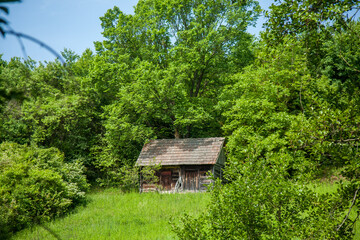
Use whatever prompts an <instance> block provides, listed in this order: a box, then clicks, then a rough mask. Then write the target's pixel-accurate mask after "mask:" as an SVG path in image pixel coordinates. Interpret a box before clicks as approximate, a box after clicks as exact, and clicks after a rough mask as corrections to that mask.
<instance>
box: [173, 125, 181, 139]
mask: <svg viewBox="0 0 360 240" xmlns="http://www.w3.org/2000/svg"><path fill="white" fill-rule="evenodd" d="M174 135H175V139H179V138H180V132H179V129H178V128H177V127H175V134H174Z"/></svg>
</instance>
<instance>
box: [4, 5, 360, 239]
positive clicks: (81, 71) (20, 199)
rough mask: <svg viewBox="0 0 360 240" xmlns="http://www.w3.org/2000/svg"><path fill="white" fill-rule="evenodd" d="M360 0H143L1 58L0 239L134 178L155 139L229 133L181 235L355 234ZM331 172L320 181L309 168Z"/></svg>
mask: <svg viewBox="0 0 360 240" xmlns="http://www.w3.org/2000/svg"><path fill="white" fill-rule="evenodd" d="M359 10H360V2H359V1H357V0H328V1H319V0H275V2H274V4H273V5H272V6H271V7H270V9H269V11H267V12H266V23H265V25H264V26H265V30H264V31H263V32H261V35H260V36H259V37H258V38H256V37H254V36H253V35H251V34H249V33H248V32H247V29H248V27H249V26H252V25H254V24H255V23H256V20H257V19H258V17H259V14H260V13H261V12H262V11H263V10H262V9H261V8H260V6H259V4H258V2H257V1H254V0H242V1H240V0H237V1H236V0H222V1H217V0H215V1H214V0H185V1H181V2H179V1H177V0H140V1H139V2H138V4H137V5H136V7H135V11H134V14H125V13H123V12H122V11H121V10H120V9H119V8H118V7H114V8H113V9H109V10H108V11H107V12H106V13H105V14H104V16H103V17H101V18H100V19H101V22H102V23H101V26H102V29H103V32H102V35H103V36H104V38H105V40H104V41H98V42H94V45H95V51H91V50H90V49H87V50H86V51H84V52H83V53H82V54H80V55H78V54H76V53H75V52H73V51H72V50H70V49H64V51H63V52H61V55H62V57H63V58H64V59H65V64H63V63H61V62H60V61H58V60H55V61H50V62H45V63H43V62H36V61H34V60H32V59H31V58H28V59H26V60H24V59H20V58H13V59H11V60H10V61H5V60H2V59H1V57H0V238H1V239H7V238H10V237H11V236H12V235H13V233H15V232H17V231H19V230H21V229H24V228H27V227H30V226H32V225H33V224H42V223H44V222H47V221H50V220H52V219H54V218H57V217H59V216H63V215H64V214H66V213H68V212H69V211H71V209H74V208H75V207H76V206H78V205H82V204H85V202H86V193H87V192H88V191H89V190H90V189H92V188H94V187H104V188H107V187H118V188H121V189H122V190H123V191H131V189H136V188H137V184H138V181H137V173H138V169H137V168H136V166H134V164H135V161H136V159H137V157H138V155H139V153H140V151H141V148H142V146H143V145H144V143H145V142H146V141H148V140H150V139H164V138H203V137H225V138H226V148H225V150H226V158H227V162H226V167H225V170H224V180H223V181H222V182H220V181H216V182H215V184H214V185H213V186H212V189H211V191H210V204H209V205H208V206H207V207H206V211H205V212H204V213H203V214H200V215H199V216H196V217H194V216H187V215H184V216H183V218H182V220H181V223H180V224H177V225H174V226H173V231H174V232H175V233H176V235H177V236H178V237H179V238H180V239H353V238H354V234H355V227H356V224H357V222H358V218H359V215H360V202H359V195H360V193H359V189H360V152H359V151H358V145H359V141H360V74H359V73H360V21H359V14H358V11H359ZM324 178H325V179H333V184H334V185H336V190H335V191H333V192H331V193H324V194H319V193H318V192H316V191H315V190H314V189H313V188H312V187H311V185H312V183H313V182H314V181H320V180H321V179H324Z"/></svg>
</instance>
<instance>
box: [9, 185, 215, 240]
mask: <svg viewBox="0 0 360 240" xmlns="http://www.w3.org/2000/svg"><path fill="white" fill-rule="evenodd" d="M209 200H210V195H209V194H208V193H184V194H158V193H143V194H139V193H126V194H123V193H121V192H120V191H119V190H118V189H106V190H96V191H93V192H91V193H90V194H88V203H87V205H86V206H80V207H78V208H76V209H75V210H74V211H73V212H72V213H70V214H68V215H67V216H64V217H62V218H59V219H57V220H55V221H52V222H50V223H46V225H44V226H35V227H33V228H28V229H25V230H23V231H21V232H19V233H17V234H16V235H15V236H14V237H13V238H12V239H29V240H30V239H31V240H35V239H49V240H51V239H87V240H91V239H94V240H100V239H177V238H176V236H175V234H174V233H173V232H172V231H171V224H169V222H170V221H175V222H177V221H178V220H179V218H180V217H181V216H182V215H183V214H184V213H186V214H189V215H191V216H196V215H198V214H199V213H201V212H202V211H203V210H204V209H205V207H206V205H207V203H208V202H209ZM46 229H48V230H46ZM49 230H50V231H49ZM50 232H53V234H51V233H50Z"/></svg>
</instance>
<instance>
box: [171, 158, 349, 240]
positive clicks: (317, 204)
mask: <svg viewBox="0 0 360 240" xmlns="http://www.w3.org/2000/svg"><path fill="white" fill-rule="evenodd" d="M236 169H237V173H236V174H235V175H234V174H233V173H230V175H231V176H233V177H232V178H231V183H229V184H226V185H225V186H221V185H220V183H219V182H218V183H217V184H216V185H215V187H214V190H213V192H212V195H211V196H212V198H211V202H210V204H209V207H208V212H207V213H206V214H203V215H201V216H200V217H199V218H197V219H190V220H188V219H187V217H185V218H183V220H182V221H183V225H180V226H175V228H174V231H175V232H176V233H177V234H178V236H179V237H180V239H297V238H299V239H307V238H316V239H335V238H338V237H339V234H338V233H337V232H336V231H334V228H335V227H336V226H337V223H338V219H339V216H340V215H341V214H342V211H341V210H342V209H343V207H344V205H343V204H342V201H341V199H340V198H339V197H338V196H336V195H329V194H324V195H318V194H315V193H314V192H313V191H311V190H310V189H308V188H307V187H306V185H302V184H301V183H298V182H296V181H291V180H289V179H288V177H287V176H288V174H287V173H286V168H285V167H281V166H276V167H273V166H269V164H268V163H267V161H266V160H265V159H264V160H263V161H261V160H258V159H257V160H254V161H251V162H247V163H245V164H243V165H239V166H237V168H236ZM228 176H229V175H228ZM235 177H236V179H235ZM325 199H326V200H325ZM319 226H321V227H319ZM350 230H351V229H350ZM343 234H345V233H343ZM346 234H349V232H347V233H346ZM347 236H348V237H351V234H349V235H347ZM342 238H344V235H343V236H342ZM348 239H350V238H348Z"/></svg>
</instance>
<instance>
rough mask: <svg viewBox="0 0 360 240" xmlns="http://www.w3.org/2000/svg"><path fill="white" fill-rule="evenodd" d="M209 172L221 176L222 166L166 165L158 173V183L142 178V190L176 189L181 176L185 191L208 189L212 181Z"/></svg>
mask: <svg viewBox="0 0 360 240" xmlns="http://www.w3.org/2000/svg"><path fill="white" fill-rule="evenodd" d="M209 172H211V173H212V174H213V175H214V176H215V177H221V166H220V165H218V164H216V165H188V166H166V167H163V168H162V169H161V170H160V171H159V172H157V173H156V175H157V176H158V177H159V182H158V183H156V184H151V183H146V182H142V181H141V180H140V188H141V189H140V191H141V192H148V191H156V190H161V191H174V190H175V185H176V182H177V181H178V179H179V176H181V178H182V190H183V191H206V190H207V186H208V185H209V184H210V183H211V182H212V180H211V179H210V178H209Z"/></svg>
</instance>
